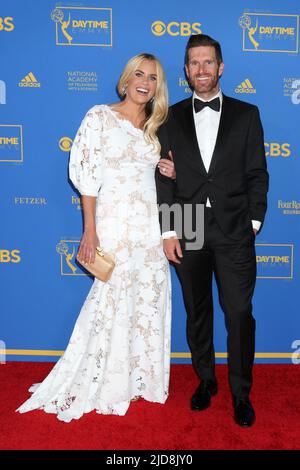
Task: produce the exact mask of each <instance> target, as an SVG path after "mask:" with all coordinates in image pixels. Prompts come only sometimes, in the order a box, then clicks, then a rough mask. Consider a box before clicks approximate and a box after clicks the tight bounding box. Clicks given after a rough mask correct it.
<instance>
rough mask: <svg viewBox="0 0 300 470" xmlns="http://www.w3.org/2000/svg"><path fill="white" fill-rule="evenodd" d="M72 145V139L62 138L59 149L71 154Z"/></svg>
mask: <svg viewBox="0 0 300 470" xmlns="http://www.w3.org/2000/svg"><path fill="white" fill-rule="evenodd" d="M72 143H73V141H72V139H70V137H62V138H61V139H60V141H59V148H60V150H62V151H63V152H70V150H71V147H72Z"/></svg>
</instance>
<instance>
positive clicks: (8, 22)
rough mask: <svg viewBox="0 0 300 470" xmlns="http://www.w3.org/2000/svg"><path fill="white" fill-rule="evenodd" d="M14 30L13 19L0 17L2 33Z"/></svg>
mask: <svg viewBox="0 0 300 470" xmlns="http://www.w3.org/2000/svg"><path fill="white" fill-rule="evenodd" d="M13 29H14V24H13V18H12V17H11V16H7V17H6V18H1V17H0V31H3V30H4V31H8V32H9V31H12V30H13Z"/></svg>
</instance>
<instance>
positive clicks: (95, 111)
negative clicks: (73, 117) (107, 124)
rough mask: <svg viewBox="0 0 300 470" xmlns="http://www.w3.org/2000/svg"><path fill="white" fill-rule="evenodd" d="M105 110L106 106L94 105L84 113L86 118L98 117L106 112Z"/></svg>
mask: <svg viewBox="0 0 300 470" xmlns="http://www.w3.org/2000/svg"><path fill="white" fill-rule="evenodd" d="M107 108H108V106H107V105H106V104H95V105H94V106H92V107H91V108H90V109H89V110H88V111H87V112H86V116H91V117H95V116H98V117H100V116H102V115H103V114H105V113H106V112H107Z"/></svg>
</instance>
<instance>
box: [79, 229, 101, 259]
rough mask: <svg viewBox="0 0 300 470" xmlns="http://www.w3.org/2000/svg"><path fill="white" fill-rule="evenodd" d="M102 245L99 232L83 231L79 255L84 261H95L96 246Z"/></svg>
mask: <svg viewBox="0 0 300 470" xmlns="http://www.w3.org/2000/svg"><path fill="white" fill-rule="evenodd" d="M98 246H100V242H99V238H98V236H97V233H96V232H95V231H92V230H87V231H85V232H84V233H83V235H82V238H81V241H80V246H79V250H78V257H79V259H80V261H82V262H83V263H94V261H95V256H96V248H97V247H98Z"/></svg>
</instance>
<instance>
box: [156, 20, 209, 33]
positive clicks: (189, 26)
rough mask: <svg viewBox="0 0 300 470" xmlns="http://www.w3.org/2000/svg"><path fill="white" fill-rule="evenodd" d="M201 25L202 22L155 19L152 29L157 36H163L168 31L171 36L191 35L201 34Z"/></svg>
mask: <svg viewBox="0 0 300 470" xmlns="http://www.w3.org/2000/svg"><path fill="white" fill-rule="evenodd" d="M200 25H201V23H187V22H181V23H178V22H177V21H171V22H170V23H164V22H163V21H154V23H152V25H151V31H152V33H153V34H154V35H155V36H163V35H164V34H165V33H166V32H167V33H168V34H169V35H170V36H190V35H191V34H201V29H200Z"/></svg>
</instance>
